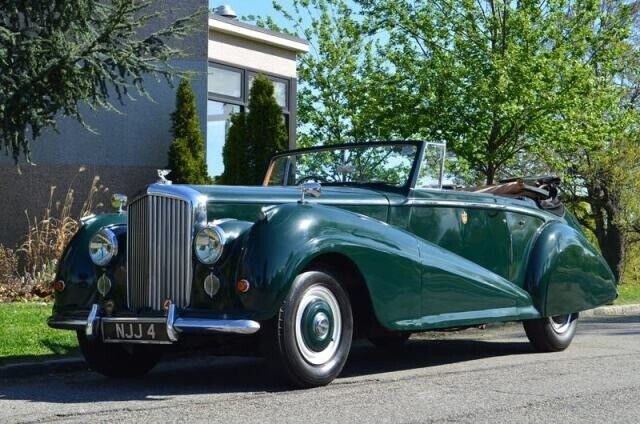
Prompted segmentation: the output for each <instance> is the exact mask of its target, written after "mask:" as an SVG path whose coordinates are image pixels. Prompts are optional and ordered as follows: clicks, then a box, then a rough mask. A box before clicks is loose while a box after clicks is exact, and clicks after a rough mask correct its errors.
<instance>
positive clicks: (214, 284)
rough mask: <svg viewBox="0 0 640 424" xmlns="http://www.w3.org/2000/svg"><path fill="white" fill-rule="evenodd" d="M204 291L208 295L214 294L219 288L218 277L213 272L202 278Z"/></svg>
mask: <svg viewBox="0 0 640 424" xmlns="http://www.w3.org/2000/svg"><path fill="white" fill-rule="evenodd" d="M203 286H204V292H205V293H206V294H207V296H209V297H213V296H215V295H216V294H217V293H218V291H219V290H220V279H218V277H216V276H215V275H213V274H209V275H207V277H206V278H205V279H204V284H203Z"/></svg>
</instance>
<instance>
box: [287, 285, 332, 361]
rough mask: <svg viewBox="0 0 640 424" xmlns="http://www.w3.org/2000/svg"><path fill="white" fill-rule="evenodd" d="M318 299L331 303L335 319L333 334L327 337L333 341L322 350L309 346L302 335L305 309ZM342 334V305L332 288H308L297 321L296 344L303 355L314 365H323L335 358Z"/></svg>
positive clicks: (303, 296) (300, 304) (297, 312)
mask: <svg viewBox="0 0 640 424" xmlns="http://www.w3.org/2000/svg"><path fill="white" fill-rule="evenodd" d="M317 300H321V301H323V302H325V303H326V304H327V305H329V308H331V312H332V314H333V320H334V322H333V331H332V332H331V334H328V335H327V337H331V341H330V342H329V344H328V345H327V347H326V348H324V349H323V350H322V351H320V352H315V351H314V350H312V349H311V348H310V347H309V346H307V345H306V343H305V341H304V338H303V336H302V322H303V319H304V311H305V309H306V307H307V306H308V305H309V304H311V303H313V302H315V301H317ZM323 315H324V314H323ZM341 335H342V316H341V313H340V305H338V300H337V299H336V297H335V296H334V295H333V293H332V292H331V290H329V289H328V288H326V287H324V286H312V287H310V288H309V289H307V291H306V292H304V294H303V295H302V299H301V300H300V303H299V304H298V309H297V311H296V321H295V337H296V345H297V346H298V351H299V352H300V354H301V355H302V357H303V358H304V359H305V361H307V362H308V363H310V364H312V365H322V364H325V363H327V362H328V361H329V360H331V358H333V356H334V355H335V353H336V351H337V350H338V346H339V344H340V336H341Z"/></svg>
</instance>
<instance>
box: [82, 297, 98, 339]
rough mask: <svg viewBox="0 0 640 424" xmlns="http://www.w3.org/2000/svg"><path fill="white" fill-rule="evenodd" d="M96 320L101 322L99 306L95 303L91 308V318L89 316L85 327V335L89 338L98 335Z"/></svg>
mask: <svg viewBox="0 0 640 424" xmlns="http://www.w3.org/2000/svg"><path fill="white" fill-rule="evenodd" d="M96 320H99V318H98V304H97V303H94V304H93V305H92V306H91V311H90V312H89V316H87V322H86V325H85V328H84V333H85V334H86V336H87V337H89V338H92V337H93V336H94V335H95V333H96V331H95V323H96Z"/></svg>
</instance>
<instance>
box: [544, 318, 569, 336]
mask: <svg viewBox="0 0 640 424" xmlns="http://www.w3.org/2000/svg"><path fill="white" fill-rule="evenodd" d="M572 318H573V315H572V314H566V315H555V316H552V317H549V323H551V328H553V331H555V332H556V333H557V334H564V333H566V332H567V331H568V330H569V328H571V323H572V322H573V319H572Z"/></svg>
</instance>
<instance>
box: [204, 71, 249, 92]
mask: <svg viewBox="0 0 640 424" xmlns="http://www.w3.org/2000/svg"><path fill="white" fill-rule="evenodd" d="M208 77H209V91H210V92H212V93H216V94H222V95H223V96H229V97H236V98H240V97H242V72H240V71H235V70H232V69H225V68H219V67H215V66H209V75H208Z"/></svg>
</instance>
